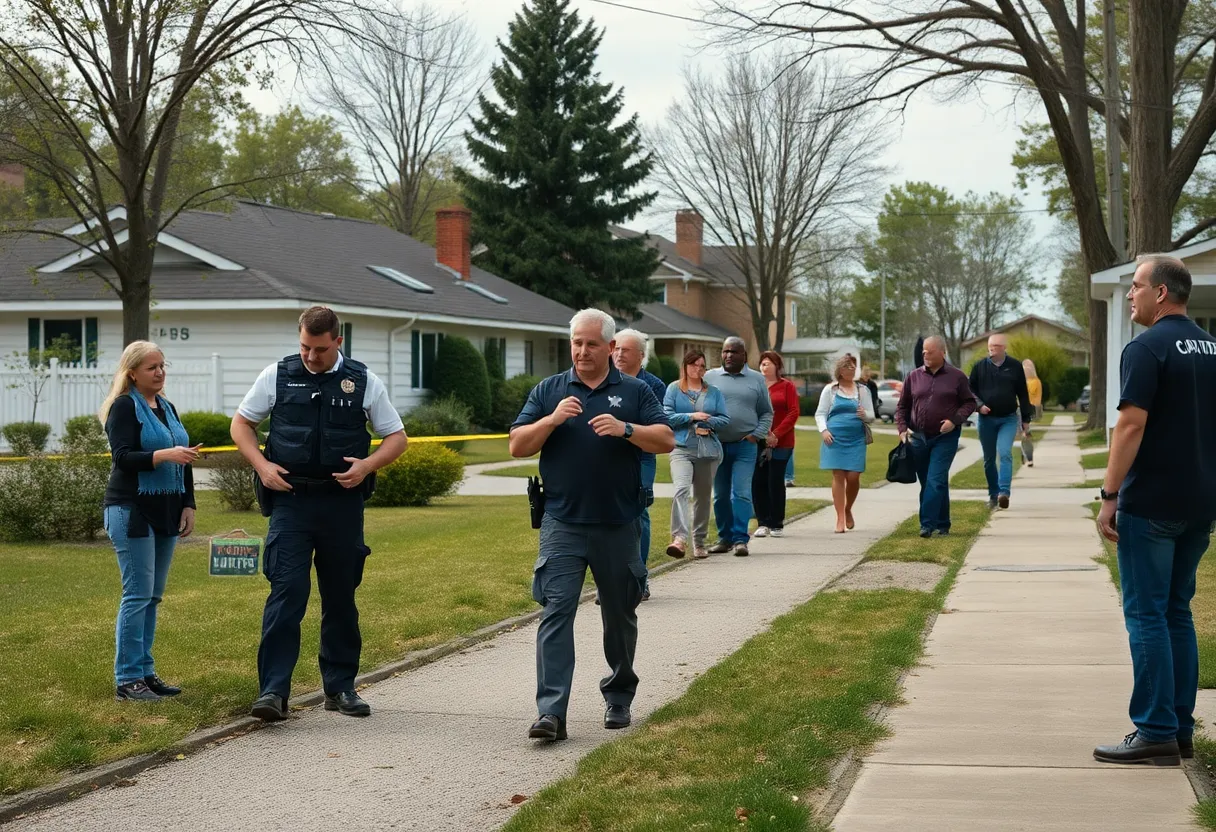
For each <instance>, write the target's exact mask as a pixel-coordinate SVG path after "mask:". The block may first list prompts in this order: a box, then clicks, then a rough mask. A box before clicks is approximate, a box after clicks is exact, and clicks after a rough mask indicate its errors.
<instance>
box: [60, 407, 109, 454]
mask: <svg viewBox="0 0 1216 832" xmlns="http://www.w3.org/2000/svg"><path fill="white" fill-rule="evenodd" d="M59 444H60V447H61V449H62V450H63V452H64V453H65V454H72V453H76V454H104V453H106V452H107V451H108V450H109V443H108V442H107V441H106V432H105V429H104V428H102V426H101V422H100V421H98V419H97V417H96V416H74V417H72V418H71V419H68V420H67V422H66V423H65V424H64V426H63V439H62V440H61V441H60V443H59Z"/></svg>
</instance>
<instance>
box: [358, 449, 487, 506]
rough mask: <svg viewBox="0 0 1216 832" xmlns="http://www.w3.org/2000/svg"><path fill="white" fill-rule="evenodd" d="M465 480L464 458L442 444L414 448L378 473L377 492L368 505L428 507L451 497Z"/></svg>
mask: <svg viewBox="0 0 1216 832" xmlns="http://www.w3.org/2000/svg"><path fill="white" fill-rule="evenodd" d="M463 479H464V461H463V460H462V459H461V458H460V454H458V453H456V452H455V451H453V450H451V449H450V448H445V447H444V446H443V445H441V444H439V443H438V442H426V443H422V444H411V445H410V446H409V449H408V450H406V452H405V453H403V454H402V455H401V457H400V458H399V459H398V460H397V461H396V462H394V463H393V464H392V465H387V466H385V467H384V468H381V469H380V470H379V471H377V472H376V491H375V493H374V494H373V495H372V498H371V500H370V501H369V502H368V505H373V506H384V507H390V506H425V505H426V504H427V503H429V502H430V501H431V500H433V499H435V498H436V497H446V496H447V495H448V494H451V493H452V492H453V491H454V490H455V489H456V486H458V485H459V484H460V482H461V480H463Z"/></svg>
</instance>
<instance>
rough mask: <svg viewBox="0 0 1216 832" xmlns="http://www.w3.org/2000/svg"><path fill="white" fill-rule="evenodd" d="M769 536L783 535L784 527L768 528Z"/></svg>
mask: <svg viewBox="0 0 1216 832" xmlns="http://www.w3.org/2000/svg"><path fill="white" fill-rule="evenodd" d="M768 536H769V537H785V529H769V533H768Z"/></svg>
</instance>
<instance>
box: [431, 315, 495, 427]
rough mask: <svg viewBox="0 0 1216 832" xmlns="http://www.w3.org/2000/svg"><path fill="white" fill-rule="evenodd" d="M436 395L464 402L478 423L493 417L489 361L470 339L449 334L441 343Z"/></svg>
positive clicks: (436, 362)
mask: <svg viewBox="0 0 1216 832" xmlns="http://www.w3.org/2000/svg"><path fill="white" fill-rule="evenodd" d="M435 396H436V397H437V398H441V399H442V398H446V397H449V396H451V397H455V398H457V399H459V400H460V401H462V402H464V403H465V404H467V405H468V406H469V408H470V409H471V411H472V418H473V421H474V422H476V423H477V424H485V422H486V420H487V419H489V418H490V376H489V374H488V373H487V372H486V360H485V358H483V357H482V355H481V353H480V352H479V351H478V349H477V348H476V347H474V346H473V344H472V342H470V341H469V340H468V339H467V338H460V337H456V336H448V337H446V338H444V339H443V341H441V342H440V344H439V350H438V352H437V353H436V355H435Z"/></svg>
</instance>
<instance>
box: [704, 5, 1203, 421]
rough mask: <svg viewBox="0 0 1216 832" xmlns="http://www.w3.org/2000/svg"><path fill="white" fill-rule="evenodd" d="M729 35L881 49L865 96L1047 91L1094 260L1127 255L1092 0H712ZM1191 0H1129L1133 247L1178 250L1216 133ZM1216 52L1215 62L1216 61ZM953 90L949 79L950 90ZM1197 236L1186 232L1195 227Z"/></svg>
mask: <svg viewBox="0 0 1216 832" xmlns="http://www.w3.org/2000/svg"><path fill="white" fill-rule="evenodd" d="M707 2H708V5H709V7H710V9H711V13H710V18H711V19H713V20H717V21H718V22H722V23H726V24H728V27H724V28H722V29H721V30H720V31H722V32H724V33H725V34H724V37H726V38H730V39H735V38H742V39H757V40H770V39H773V38H777V39H792V40H797V41H800V42H802V43H804V44H805V45H806V46H805V52H806V54H808V55H812V56H813V55H816V54H821V53H828V52H839V51H843V52H846V53H848V54H850V55H851V57H853V58H858V57H863V58H864V57H866V56H868V57H870V58H872V59H873V60H872V61H871V62H870V64H869V67H868V68H866V69H863V70H861V71H860V73H859V75H858V77H857V78H856V81H857V83H858V84H859V89H861V90H864V91H866V92H865V95H864V100H866V101H874V100H888V101H906V100H907V98H908V96H910V95H912V94H913V93H915V92H916V91H917V90H919V89H922V88H924V87H927V86H935V85H936V86H939V87H940V85H941V84H942V83H946V84H947V85H951V84H952V85H953V91H954V92H965V91H967V90H968V89H970V88H971V87H972V85H973V84H974V83H975V82H976V81H978V80H979V79H981V78H989V79H992V78H998V79H999V78H1002V77H1003V78H1005V79H1009V81H1010V82H1012V84H1013V85H1014V86H1016V87H1021V88H1023V89H1026V90H1029V91H1033V92H1034V93H1036V94H1037V96H1038V98H1039V99H1040V101H1041V103H1042V105H1043V107H1044V109H1045V111H1046V114H1047V119H1048V123H1049V125H1050V128H1051V131H1052V133H1053V135H1054V137H1055V140H1056V144H1057V146H1058V148H1059V151H1060V155H1061V158H1062V161H1063V167H1064V170H1065V173H1066V175H1067V179H1068V185H1069V191H1070V194H1071V197H1072V210H1073V211H1074V213H1075V215H1076V219H1077V223H1078V226H1079V229H1080V237H1081V250H1082V253H1083V255H1084V257H1085V266H1086V268H1087V269H1088V270H1089V271H1090V272H1096V271H1101V270H1102V269H1105V268H1108V267H1110V266H1111V265H1114V264H1115V263H1116V262H1118V261H1120V260H1122V259H1123V257H1124V252H1116V251H1115V248H1114V246H1113V245H1112V244H1111V240H1110V235H1109V233H1108V231H1107V226H1106V221H1105V218H1104V216H1103V206H1102V201H1101V199H1100V197H1099V190H1098V174H1097V171H1096V170H1095V161H1094V141H1093V136H1092V134H1091V123H1090V118H1089V117H1090V114H1091V112H1094V113H1097V114H1099V115H1102V116H1104V115H1105V113H1106V102H1105V98H1104V93H1103V90H1102V79H1101V78H1096V77H1094V75H1093V74H1092V73H1091V72H1090V71H1089V70H1088V69H1087V67H1086V49H1087V47H1090V46H1091V45H1092V44H1091V43H1090V33H1089V31H1088V20H1087V15H1088V13H1089V9H1087V3H1086V1H1085V0H1072V2H1065V0H1050V2H1049V0H1040V2H1039V3H1038V4H1037V5H1036V4H1031V3H1028V2H1026V0H873V2H869V3H866V4H865V5H864V6H859V4H858V3H857V2H856V0H795V2H785V1H784V0H755V1H754V2H746V3H745V2H742V0H707ZM1187 6H1188V0H1129V6H1128V14H1129V19H1130V21H1129V22H1130V32H1131V37H1130V54H1131V107H1130V110H1131V115H1130V117H1129V118H1126V119H1123V120H1121V122H1120V123H1119V125H1118V126H1119V129H1120V133H1121V134H1122V135H1123V137H1124V139H1125V140H1128V144H1129V148H1130V154H1131V158H1132V172H1131V187H1132V198H1131V206H1130V212H1129V213H1130V218H1131V222H1130V232H1131V233H1130V237H1129V249H1130V253H1131V254H1136V253H1140V252H1145V251H1161V250H1168V249H1169V248H1170V247H1171V242H1172V240H1171V235H1170V218H1171V217H1172V216H1173V215H1174V211H1173V209H1174V207H1175V205H1176V204H1177V202H1178V199H1179V197H1180V195H1181V194H1182V189H1183V187H1184V186H1185V185H1186V183H1187V181H1188V180H1189V179H1190V177H1191V175H1192V173H1193V172H1194V170H1195V167H1196V165H1197V164H1198V163H1199V161H1200V159H1201V157H1202V156H1203V154H1204V152H1205V151H1206V149H1207V148H1208V146H1209V145H1210V143H1211V141H1212V136H1213V134H1216V70H1210V71H1209V72H1207V73H1206V77H1205V78H1204V80H1203V82H1202V83H1201V84H1200V85H1199V86H1200V91H1199V92H1198V93H1197V94H1195V95H1194V99H1195V100H1194V107H1193V109H1192V115H1191V117H1190V118H1189V119H1182V118H1180V119H1179V121H1180V124H1178V125H1174V124H1173V123H1172V119H1173V118H1174V117H1175V116H1176V115H1178V109H1176V105H1177V104H1179V103H1180V99H1181V98H1182V97H1183V96H1185V95H1187V94H1189V93H1187V92H1184V91H1183V90H1189V89H1190V88H1191V86H1193V85H1185V84H1183V83H1182V80H1183V79H1184V77H1185V76H1186V75H1187V73H1188V70H1189V69H1190V68H1191V67H1192V65H1193V64H1194V63H1195V61H1196V59H1197V58H1199V57H1200V56H1201V55H1202V54H1203V52H1204V51H1205V50H1206V49H1207V48H1209V47H1210V46H1211V45H1212V44H1213V43H1216V30H1211V29H1210V27H1209V28H1208V29H1207V30H1205V33H1204V34H1202V35H1200V36H1199V37H1196V38H1194V39H1193V43H1192V44H1191V47H1192V48H1190V49H1189V50H1183V55H1182V58H1181V59H1180V60H1176V59H1175V57H1174V56H1175V55H1176V54H1178V47H1179V46H1180V43H1179V37H1180V31H1181V23H1182V20H1183V15H1184V13H1185V12H1186V9H1187ZM1212 66H1216V62H1214V63H1213V64H1212ZM945 91H949V90H945ZM1184 236H1185V235H1184ZM1089 327H1090V342H1091V350H1092V357H1093V360H1092V361H1091V364H1090V384H1091V391H1092V393H1091V395H1092V396H1093V399H1092V402H1093V405H1092V406H1091V408H1090V417H1089V425H1090V427H1103V426H1104V425H1105V417H1106V402H1105V390H1106V315H1105V313H1104V311H1103V307H1102V304H1101V302H1100V301H1097V300H1095V299H1093V298H1092V297H1091V298H1090V313H1089Z"/></svg>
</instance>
